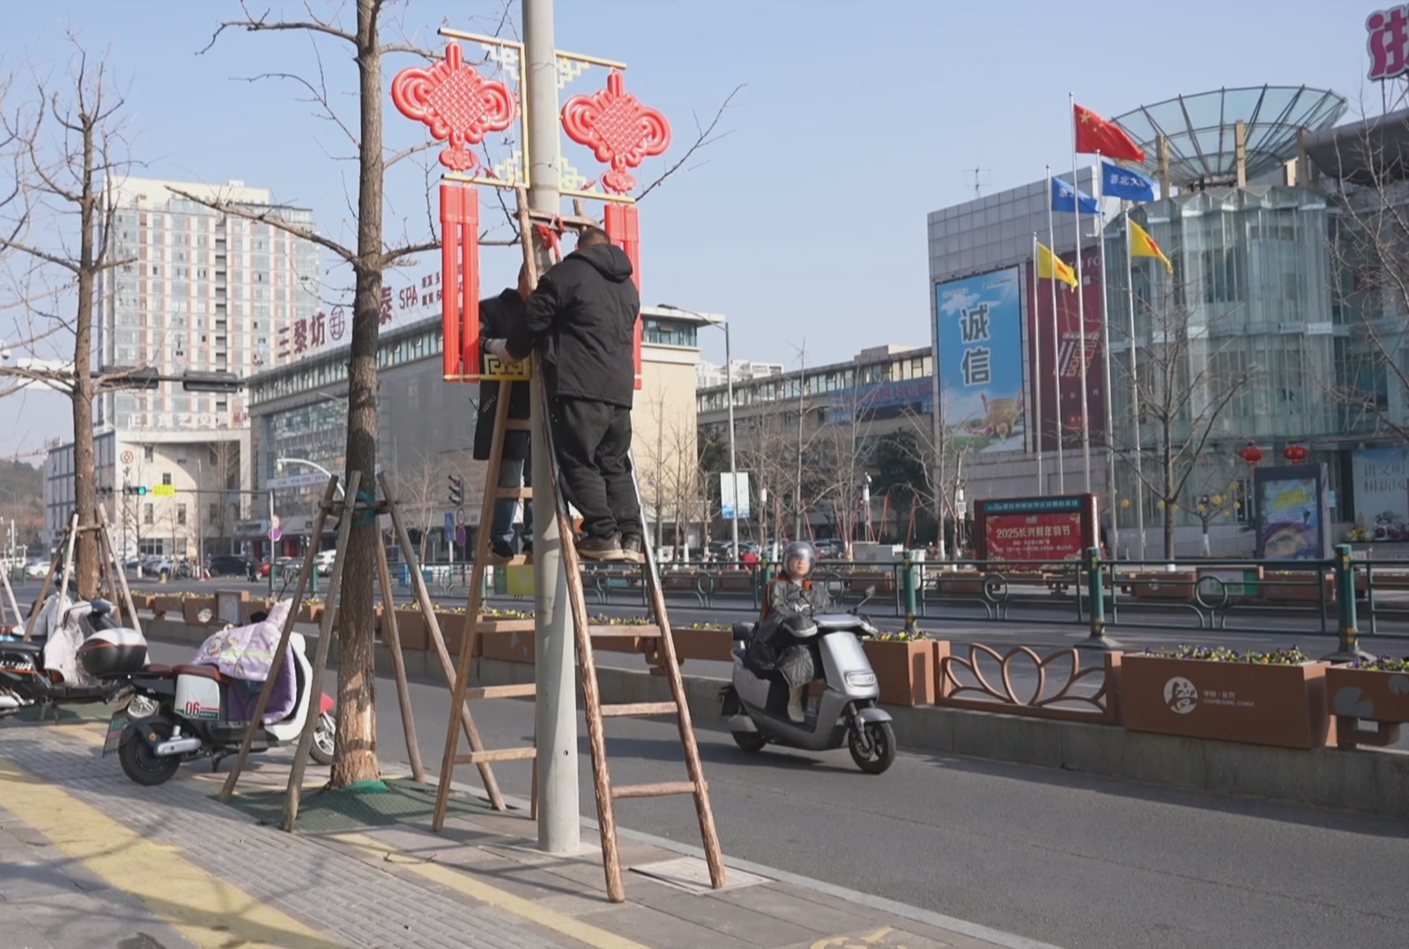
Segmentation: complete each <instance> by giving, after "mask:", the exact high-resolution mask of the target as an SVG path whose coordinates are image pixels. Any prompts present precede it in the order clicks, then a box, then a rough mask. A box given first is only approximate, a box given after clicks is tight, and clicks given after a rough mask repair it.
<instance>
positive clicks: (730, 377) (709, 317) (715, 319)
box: [660, 303, 740, 561]
mask: <svg viewBox="0 0 1409 949" xmlns="http://www.w3.org/2000/svg"><path fill="white" fill-rule="evenodd" d="M660 308H661V309H662V310H674V311H675V312H677V313H688V314H689V315H690V316H693V317H696V318H698V319H701V320H703V321H704V322H706V323H708V324H709V325H710V326H718V327H719V328H720V329H722V330H724V379H725V383H726V386H727V395H726V398H728V400H729V485H730V489H731V491H732V493H733V495H734V516H733V517H732V518H730V519H729V528H730V543H731V544H733V548H734V560H736V561H737V560H738V559H739V508H740V505H739V466H738V462H737V460H736V457H735V452H734V368H733V363H734V351H733V347H732V346H731V345H730V340H729V321H728V320H727V319H726V318H724V317H723V316H720V315H719V314H718V313H699V312H696V311H695V310H687V309H685V308H684V307H681V306H672V305H670V304H669V303H662V304H660Z"/></svg>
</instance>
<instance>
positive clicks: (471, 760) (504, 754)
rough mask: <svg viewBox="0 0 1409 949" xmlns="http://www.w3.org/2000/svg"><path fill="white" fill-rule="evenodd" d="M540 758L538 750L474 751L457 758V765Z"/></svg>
mask: <svg viewBox="0 0 1409 949" xmlns="http://www.w3.org/2000/svg"><path fill="white" fill-rule="evenodd" d="M536 757H538V749H537V748H500V749H498V750H497V751H472V752H470V753H469V754H467V755H459V756H457V757H456V758H455V763H456V764H482V763H484V762H486V761H523V760H524V759H525V758H536Z"/></svg>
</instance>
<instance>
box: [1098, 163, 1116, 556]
mask: <svg viewBox="0 0 1409 949" xmlns="http://www.w3.org/2000/svg"><path fill="white" fill-rule="evenodd" d="M1093 167H1094V171H1095V176H1096V180H1095V181H1094V182H1093V183H1092V189H1091V190H1092V192H1093V193H1094V195H1095V198H1096V246H1097V248H1098V249H1099V251H1100V255H1101V258H1100V259H1101V357H1102V359H1101V361H1102V363H1103V364H1104V368H1105V388H1106V478H1107V480H1108V481H1109V482H1110V484H1109V485H1107V491H1106V493H1107V495H1108V496H1109V497H1110V508H1111V510H1110V517H1109V524H1110V540H1111V543H1112V544H1114V545H1115V546H1114V547H1113V548H1112V549H1111V550H1110V556H1111V559H1113V560H1118V559H1120V553H1119V551H1120V522H1119V520H1117V518H1116V509H1115V505H1116V490H1115V407H1114V401H1115V400H1114V398H1113V393H1114V387H1113V386H1112V385H1111V311H1110V307H1109V304H1108V303H1107V302H1106V283H1107V279H1106V187H1105V178H1104V175H1103V173H1102V171H1101V153H1100V152H1099V151H1098V152H1097V153H1096V164H1095V165H1094V166H1093Z"/></svg>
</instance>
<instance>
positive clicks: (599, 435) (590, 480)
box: [552, 397, 645, 538]
mask: <svg viewBox="0 0 1409 949" xmlns="http://www.w3.org/2000/svg"><path fill="white" fill-rule="evenodd" d="M552 418H553V444H554V446H555V447H556V448H557V450H558V469H559V471H560V472H561V473H562V480H563V492H564V493H565V494H566V495H567V499H568V501H570V502H571V503H572V506H573V507H575V508H577V510H578V511H579V513H581V514H582V532H583V533H584V534H586V535H587V536H588V537H603V538H606V537H612V536H613V535H615V534H620V535H621V536H622V537H644V536H645V529H644V528H643V527H642V526H641V505H640V504H639V503H638V502H637V500H636V484H635V481H634V479H633V477H632V473H631V457H630V454H629V452H630V451H631V410H630V409H629V408H626V407H624V406H620V405H612V404H611V403H609V402H597V401H593V400H591V399H574V398H568V397H560V398H556V399H554V400H553V412H552Z"/></svg>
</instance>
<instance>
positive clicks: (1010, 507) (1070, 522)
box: [974, 494, 1096, 563]
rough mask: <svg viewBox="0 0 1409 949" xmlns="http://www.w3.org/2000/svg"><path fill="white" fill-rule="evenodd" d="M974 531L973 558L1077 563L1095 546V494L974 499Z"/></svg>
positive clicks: (1012, 561)
mask: <svg viewBox="0 0 1409 949" xmlns="http://www.w3.org/2000/svg"><path fill="white" fill-rule="evenodd" d="M974 527H975V537H974V547H975V552H976V553H977V555H978V559H979V560H987V561H1000V562H1007V563H1021V562H1023V561H1059V560H1079V559H1081V557H1082V556H1083V554H1084V551H1085V550H1086V548H1088V547H1094V546H1096V495H1094V494H1072V495H1062V496H1059V497H1050V498H1001V499H995V500H988V501H979V502H978V503H976V504H975V505H974Z"/></svg>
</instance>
